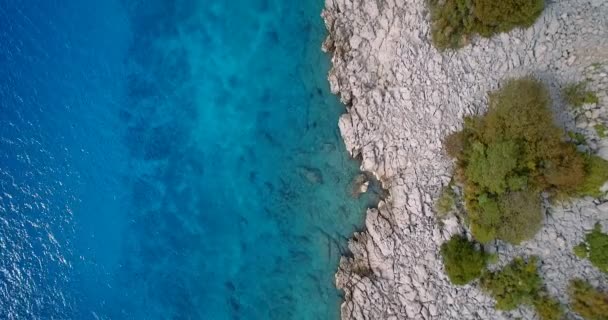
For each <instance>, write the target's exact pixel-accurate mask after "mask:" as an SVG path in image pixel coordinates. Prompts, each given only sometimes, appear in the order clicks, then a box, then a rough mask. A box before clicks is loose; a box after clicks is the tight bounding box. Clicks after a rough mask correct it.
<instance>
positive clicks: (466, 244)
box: [441, 235, 487, 285]
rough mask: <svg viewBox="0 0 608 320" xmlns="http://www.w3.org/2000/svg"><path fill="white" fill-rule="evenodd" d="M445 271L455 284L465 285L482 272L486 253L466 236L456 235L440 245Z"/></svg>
mask: <svg viewBox="0 0 608 320" xmlns="http://www.w3.org/2000/svg"><path fill="white" fill-rule="evenodd" d="M441 255H442V256H443V264H444V267H445V271H446V273H447V275H448V277H449V278H450V281H452V283H453V284H456V285H465V284H467V283H469V282H471V281H473V280H475V279H477V278H479V277H480V276H481V274H482V271H483V270H484V269H485V267H486V258H487V256H486V254H485V253H484V252H483V251H480V250H478V249H477V248H476V247H475V243H473V242H470V241H469V240H467V238H466V237H464V236H460V235H456V236H453V237H452V238H451V239H450V240H449V241H447V242H445V243H444V244H443V245H442V246H441Z"/></svg>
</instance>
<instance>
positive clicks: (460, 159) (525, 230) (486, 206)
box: [444, 78, 608, 244]
mask: <svg viewBox="0 0 608 320" xmlns="http://www.w3.org/2000/svg"><path fill="white" fill-rule="evenodd" d="M550 103H551V101H550V98H549V94H548V92H547V90H546V88H545V87H544V86H543V85H542V84H541V83H539V82H538V81H536V80H534V79H532V78H523V79H517V80H511V81H509V82H507V83H506V84H505V86H504V87H503V88H502V89H501V90H499V91H496V92H494V93H491V94H490V99H489V104H490V105H489V110H488V112H487V113H486V114H485V115H484V116H476V117H468V118H465V123H464V128H463V130H462V131H460V132H457V133H453V134H452V135H450V136H449V137H448V138H446V139H445V140H444V143H445V144H446V145H445V148H446V150H448V153H449V154H450V155H451V156H453V157H456V159H457V168H456V173H455V177H456V179H457V180H458V181H460V182H461V183H463V184H464V188H463V190H464V200H465V207H466V210H467V218H468V222H469V223H470V227H471V232H472V233H473V235H474V237H475V238H476V240H478V241H480V242H482V243H486V242H488V241H492V240H494V239H501V240H505V241H508V242H511V243H514V244H519V243H520V242H522V241H524V240H527V239H530V238H531V237H533V236H534V235H535V234H536V232H537V231H538V230H539V229H540V227H541V225H542V222H543V218H544V215H543V213H542V210H541V201H540V199H541V197H540V193H541V192H543V191H548V192H550V193H551V194H553V195H556V196H560V197H563V196H571V195H580V194H583V193H585V194H591V193H590V190H591V191H594V192H595V193H594V195H595V194H597V193H598V192H599V186H601V183H603V181H606V179H608V164H604V163H603V162H601V161H600V160H598V159H597V157H585V156H584V155H583V154H581V153H579V152H577V150H576V147H575V146H574V145H573V144H572V143H567V142H564V136H563V132H562V130H560V129H559V128H558V127H557V126H556V125H555V124H554V122H553V116H552V113H551V110H550V109H549V105H550Z"/></svg>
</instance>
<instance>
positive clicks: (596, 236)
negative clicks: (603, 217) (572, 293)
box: [574, 223, 608, 273]
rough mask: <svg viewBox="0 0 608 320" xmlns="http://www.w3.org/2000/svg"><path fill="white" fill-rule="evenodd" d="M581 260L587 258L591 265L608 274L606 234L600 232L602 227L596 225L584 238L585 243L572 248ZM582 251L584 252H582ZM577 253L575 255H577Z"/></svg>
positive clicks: (607, 242) (607, 237)
mask: <svg viewBox="0 0 608 320" xmlns="http://www.w3.org/2000/svg"><path fill="white" fill-rule="evenodd" d="M574 250H575V251H574V252H575V253H577V251H578V253H580V254H581V256H579V257H581V258H589V261H590V262H591V264H593V265H594V266H595V267H597V268H598V269H600V270H601V271H602V272H605V273H608V234H605V233H603V232H602V226H601V225H600V224H599V223H597V224H595V228H593V231H591V232H589V233H588V234H587V235H586V236H585V242H583V243H581V244H579V245H578V246H576V247H575V248H574ZM583 250H584V251H583ZM578 253H577V255H578Z"/></svg>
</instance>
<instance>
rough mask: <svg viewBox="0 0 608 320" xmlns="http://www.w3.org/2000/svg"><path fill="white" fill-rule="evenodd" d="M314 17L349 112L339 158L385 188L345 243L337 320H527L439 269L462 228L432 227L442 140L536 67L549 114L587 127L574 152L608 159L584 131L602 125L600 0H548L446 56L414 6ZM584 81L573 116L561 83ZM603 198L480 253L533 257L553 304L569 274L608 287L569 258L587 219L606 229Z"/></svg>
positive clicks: (357, 1) (604, 21)
mask: <svg viewBox="0 0 608 320" xmlns="http://www.w3.org/2000/svg"><path fill="white" fill-rule="evenodd" d="M323 18H324V19H325V22H326V25H327V28H328V30H329V32H330V36H329V37H328V38H327V40H326V42H325V43H324V49H325V50H327V51H329V52H331V54H332V55H333V57H332V63H333V68H332V69H331V71H330V74H329V81H330V83H331V87H332V91H333V92H335V93H336V94H339V96H340V97H341V100H342V102H343V103H344V104H346V106H347V109H348V113H347V114H345V115H344V116H342V118H341V119H340V123H339V125H340V129H341V132H342V136H343V138H344V141H345V143H346V146H347V149H348V152H350V154H351V155H352V156H354V157H361V158H362V165H361V168H362V169H363V170H365V171H368V172H371V173H373V174H374V175H375V176H376V177H377V178H378V179H379V180H380V181H381V182H382V184H383V186H384V187H385V188H386V189H387V190H388V191H389V193H390V195H389V196H388V198H387V199H386V200H385V201H383V202H381V203H380V204H379V206H378V207H379V208H378V209H370V210H369V211H368V215H367V218H366V231H365V232H363V233H358V234H355V235H354V238H353V239H352V240H351V241H350V244H349V247H350V249H351V251H352V256H351V257H343V258H342V259H341V262H340V269H339V270H338V272H337V274H336V282H337V286H338V287H339V288H340V289H342V290H343V291H344V293H345V302H344V303H343V305H342V318H343V319H520V318H521V319H536V316H535V314H534V311H533V310H531V309H529V308H520V309H517V310H515V311H513V312H497V311H495V310H494V308H493V305H494V301H493V300H492V299H491V298H490V297H489V296H487V295H486V294H484V293H483V292H481V291H480V290H479V289H478V288H477V287H476V286H475V285H467V286H462V287H457V286H453V285H451V283H450V282H449V280H448V279H447V277H446V275H445V274H444V271H443V265H442V263H441V257H440V255H439V246H440V245H441V243H443V242H444V241H445V240H447V239H449V237H450V236H451V235H452V234H454V233H457V232H462V231H463V230H462V226H461V225H459V223H458V221H457V219H456V218H449V219H447V220H445V221H443V223H442V224H439V223H438V221H437V220H436V218H435V213H434V210H433V203H434V200H435V199H436V198H437V196H438V195H439V192H440V190H441V189H442V187H443V186H445V185H446V184H447V183H448V182H449V180H450V177H451V172H452V165H453V163H452V161H451V160H450V159H448V158H447V157H446V156H445V155H444V153H443V151H442V146H441V141H442V139H443V137H444V136H445V135H447V134H449V133H451V132H453V131H456V130H458V129H460V127H461V124H462V118H463V116H464V115H468V114H477V113H482V112H483V111H484V110H485V108H486V101H487V92H488V91H492V90H495V89H497V88H498V87H499V85H500V84H501V83H504V82H505V80H506V79H509V78H513V77H519V76H524V75H533V76H535V77H537V78H539V79H541V80H542V81H543V82H544V83H546V84H547V85H548V86H549V88H550V90H551V94H552V98H553V102H554V105H553V107H554V108H555V110H556V111H557V113H556V114H558V115H559V117H556V121H558V122H560V123H561V124H562V125H563V126H564V127H565V128H567V129H568V130H576V131H578V132H581V133H583V134H585V135H586V137H587V140H588V141H589V143H588V147H581V148H582V149H584V148H589V149H591V151H592V152H597V153H598V154H600V155H601V156H603V157H605V158H608V140H606V139H603V140H602V139H600V138H599V137H598V135H597V133H596V132H595V130H594V129H593V126H594V125H595V124H597V123H604V124H608V108H607V104H608V98H607V97H606V92H608V91H607V89H608V76H607V74H608V1H605V0H567V1H564V0H562V1H548V3H547V7H546V9H545V11H544V13H543V14H542V16H541V17H540V18H539V19H538V21H537V22H536V24H535V25H534V26H533V27H531V28H529V29H526V30H514V31H512V32H510V33H508V34H500V35H497V36H495V37H493V38H491V39H482V38H476V39H474V40H473V41H472V43H471V44H469V45H468V46H466V47H464V48H462V49H460V50H458V51H446V52H443V53H441V52H438V51H437V50H436V49H435V48H434V47H433V46H432V45H431V43H430V39H429V38H430V26H429V13H428V10H427V8H426V5H425V0H326V8H325V11H324V12H323ZM586 78H589V79H591V82H590V85H589V88H591V89H594V90H595V91H596V92H598V96H599V97H600V103H599V104H597V105H587V106H584V108H583V110H582V111H579V112H577V113H574V112H571V111H569V110H570V108H569V107H567V106H566V105H565V103H564V102H563V101H562V98H561V96H560V91H561V88H562V87H563V86H565V85H566V84H568V83H571V82H575V81H580V80H584V79H586ZM575 117H576V119H575ZM603 201H605V200H601V199H591V198H587V199H580V200H577V201H571V202H568V203H561V204H554V205H553V206H549V207H548V208H547V219H546V223H545V226H544V227H543V229H542V230H541V231H540V232H539V233H538V234H537V235H536V237H535V238H534V239H532V240H530V241H528V242H525V243H523V244H522V245H521V246H518V247H512V246H509V245H506V244H503V243H498V244H496V245H492V246H489V247H488V248H486V249H488V250H490V251H497V252H498V253H499V255H500V262H499V264H505V263H507V262H508V261H509V260H510V258H511V257H513V256H515V255H521V254H524V255H537V256H539V258H540V259H541V261H542V262H541V267H540V270H541V273H542V276H543V278H544V280H545V282H546V284H547V289H548V290H549V292H550V293H551V294H553V295H554V296H555V297H557V298H559V299H560V300H561V301H562V302H564V303H567V301H568V296H567V283H568V281H569V279H571V278H573V277H580V278H584V279H586V280H588V281H590V282H591V283H592V284H593V285H595V286H598V287H600V288H602V289H608V278H607V277H606V275H604V274H601V273H600V272H599V271H598V270H597V269H595V268H593V267H592V266H591V265H590V263H589V262H588V261H583V260H580V259H578V258H577V257H575V256H574V254H573V253H572V248H573V247H574V246H575V245H577V244H578V243H579V242H580V241H581V240H582V239H583V238H584V234H585V233H586V232H587V231H589V230H590V229H591V228H592V227H593V225H594V223H595V222H598V221H599V222H601V223H602V225H603V228H604V231H607V230H608V203H603ZM568 318H571V319H578V317H577V316H576V315H574V314H572V313H569V314H568Z"/></svg>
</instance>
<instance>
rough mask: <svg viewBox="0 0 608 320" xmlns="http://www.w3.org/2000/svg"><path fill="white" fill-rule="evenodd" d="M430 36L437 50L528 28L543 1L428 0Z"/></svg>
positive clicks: (538, 13) (542, 7) (541, 8)
mask: <svg viewBox="0 0 608 320" xmlns="http://www.w3.org/2000/svg"><path fill="white" fill-rule="evenodd" d="M428 3H429V8H430V11H431V36H432V40H433V44H434V45H435V46H436V47H437V48H438V49H441V50H443V49H447V48H460V47H463V46H465V45H466V44H467V43H468V42H469V39H470V38H471V37H472V36H473V35H475V34H480V35H482V36H484V37H490V36H492V35H493V34H495V33H498V32H508V31H510V30H512V29H514V28H517V27H529V26H531V25H532V24H533V23H534V21H536V19H537V18H538V16H540V14H541V12H542V10H543V9H544V0H502V1H495V0H429V1H428Z"/></svg>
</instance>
